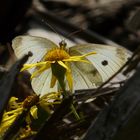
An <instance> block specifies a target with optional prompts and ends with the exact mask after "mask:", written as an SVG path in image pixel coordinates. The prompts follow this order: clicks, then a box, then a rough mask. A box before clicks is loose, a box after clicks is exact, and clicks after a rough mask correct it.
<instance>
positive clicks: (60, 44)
mask: <svg viewBox="0 0 140 140" xmlns="http://www.w3.org/2000/svg"><path fill="white" fill-rule="evenodd" d="M59 46H60V49H63V50H65V49H66V46H67V43H66V42H65V40H62V41H61V42H60V43H59Z"/></svg>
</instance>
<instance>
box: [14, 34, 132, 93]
mask: <svg viewBox="0 0 140 140" xmlns="http://www.w3.org/2000/svg"><path fill="white" fill-rule="evenodd" d="M62 42H63V41H62ZM62 42H60V44H62ZM65 45H66V44H65ZM12 47H13V50H14V52H15V55H16V56H17V58H21V57H23V56H24V55H25V54H27V53H28V52H32V54H33V55H32V56H31V57H30V58H29V59H28V61H27V62H26V63H27V64H34V63H38V62H41V61H44V57H45V56H46V54H47V53H48V52H49V51H50V50H52V49H54V48H60V46H59V45H56V44H55V43H54V42H53V41H51V40H49V39H47V38H43V37H37V36H29V35H23V36H17V37H16V38H15V39H13V41H12ZM66 49H67V53H68V54H69V56H71V57H73V56H82V55H84V54H88V53H90V52H96V54H94V55H87V56H85V60H87V61H89V62H90V63H83V62H78V61H73V62H69V63H70V67H71V73H72V77H73V89H74V90H78V89H89V88H96V87H98V86H100V85H101V84H102V83H103V82H105V81H106V80H108V79H109V78H110V77H111V76H112V75H113V74H114V73H116V72H117V71H118V70H119V69H120V68H121V67H122V66H123V65H124V64H125V62H126V61H127V60H128V58H129V57H130V53H129V51H128V50H126V49H125V48H122V47H113V46H109V45H101V44H91V43H87V44H77V45H74V46H72V47H67V46H66ZM73 58H74V57H73ZM62 62H63V61H62ZM35 69H36V67H34V68H32V69H29V70H28V71H29V72H30V73H31V74H33V73H34V72H35ZM56 69H57V68H56ZM51 78H52V71H51V69H47V70H44V71H43V72H42V73H40V74H39V75H37V76H35V77H34V78H32V80H31V84H32V88H33V90H34V91H35V93H37V94H40V95H44V94H46V93H47V92H55V91H57V90H58V85H57V84H58V83H57V84H55V85H54V86H53V87H52V88H51V87H50V81H51Z"/></svg>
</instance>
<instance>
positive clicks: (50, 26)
mask: <svg viewBox="0 0 140 140" xmlns="http://www.w3.org/2000/svg"><path fill="white" fill-rule="evenodd" d="M42 22H43V23H45V24H46V25H47V26H48V27H49V28H50V29H52V31H54V32H55V33H56V34H57V35H58V36H59V38H60V39H61V40H64V39H63V37H62V36H61V35H60V34H59V33H58V32H57V31H56V30H55V29H54V27H52V25H50V24H49V23H47V22H46V21H45V20H44V19H42Z"/></svg>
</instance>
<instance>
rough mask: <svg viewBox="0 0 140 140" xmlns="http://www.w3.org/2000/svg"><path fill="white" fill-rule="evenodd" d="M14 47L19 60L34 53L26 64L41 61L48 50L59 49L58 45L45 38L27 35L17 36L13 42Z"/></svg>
mask: <svg viewBox="0 0 140 140" xmlns="http://www.w3.org/2000/svg"><path fill="white" fill-rule="evenodd" d="M12 47H13V49H14V52H15V54H16V56H17V57H18V58H21V57H23V56H24V55H25V54H28V52H32V54H33V55H32V56H31V57H30V58H29V59H28V61H27V62H26V63H28V64H30V63H37V62H38V61H40V60H41V59H42V58H43V56H44V55H45V54H46V52H47V51H48V50H50V49H52V48H55V47H57V45H56V44H54V43H53V42H52V41H50V40H49V39H46V38H43V37H35V36H28V35H25V36H17V37H16V38H15V39H14V40H13V41H12Z"/></svg>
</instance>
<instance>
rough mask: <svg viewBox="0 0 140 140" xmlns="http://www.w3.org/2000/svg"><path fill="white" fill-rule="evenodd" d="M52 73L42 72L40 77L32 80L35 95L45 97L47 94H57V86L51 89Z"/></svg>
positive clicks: (49, 70)
mask: <svg viewBox="0 0 140 140" xmlns="http://www.w3.org/2000/svg"><path fill="white" fill-rule="evenodd" d="M51 76H52V72H51V69H48V70H46V71H44V72H42V73H41V74H40V75H38V76H37V77H35V78H33V79H32V82H31V84H32V87H33V90H34V91H35V93H37V94H39V95H41V96H43V95H45V94H46V93H50V92H57V91H58V90H57V84H55V86H54V87H53V88H50V81H51Z"/></svg>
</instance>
